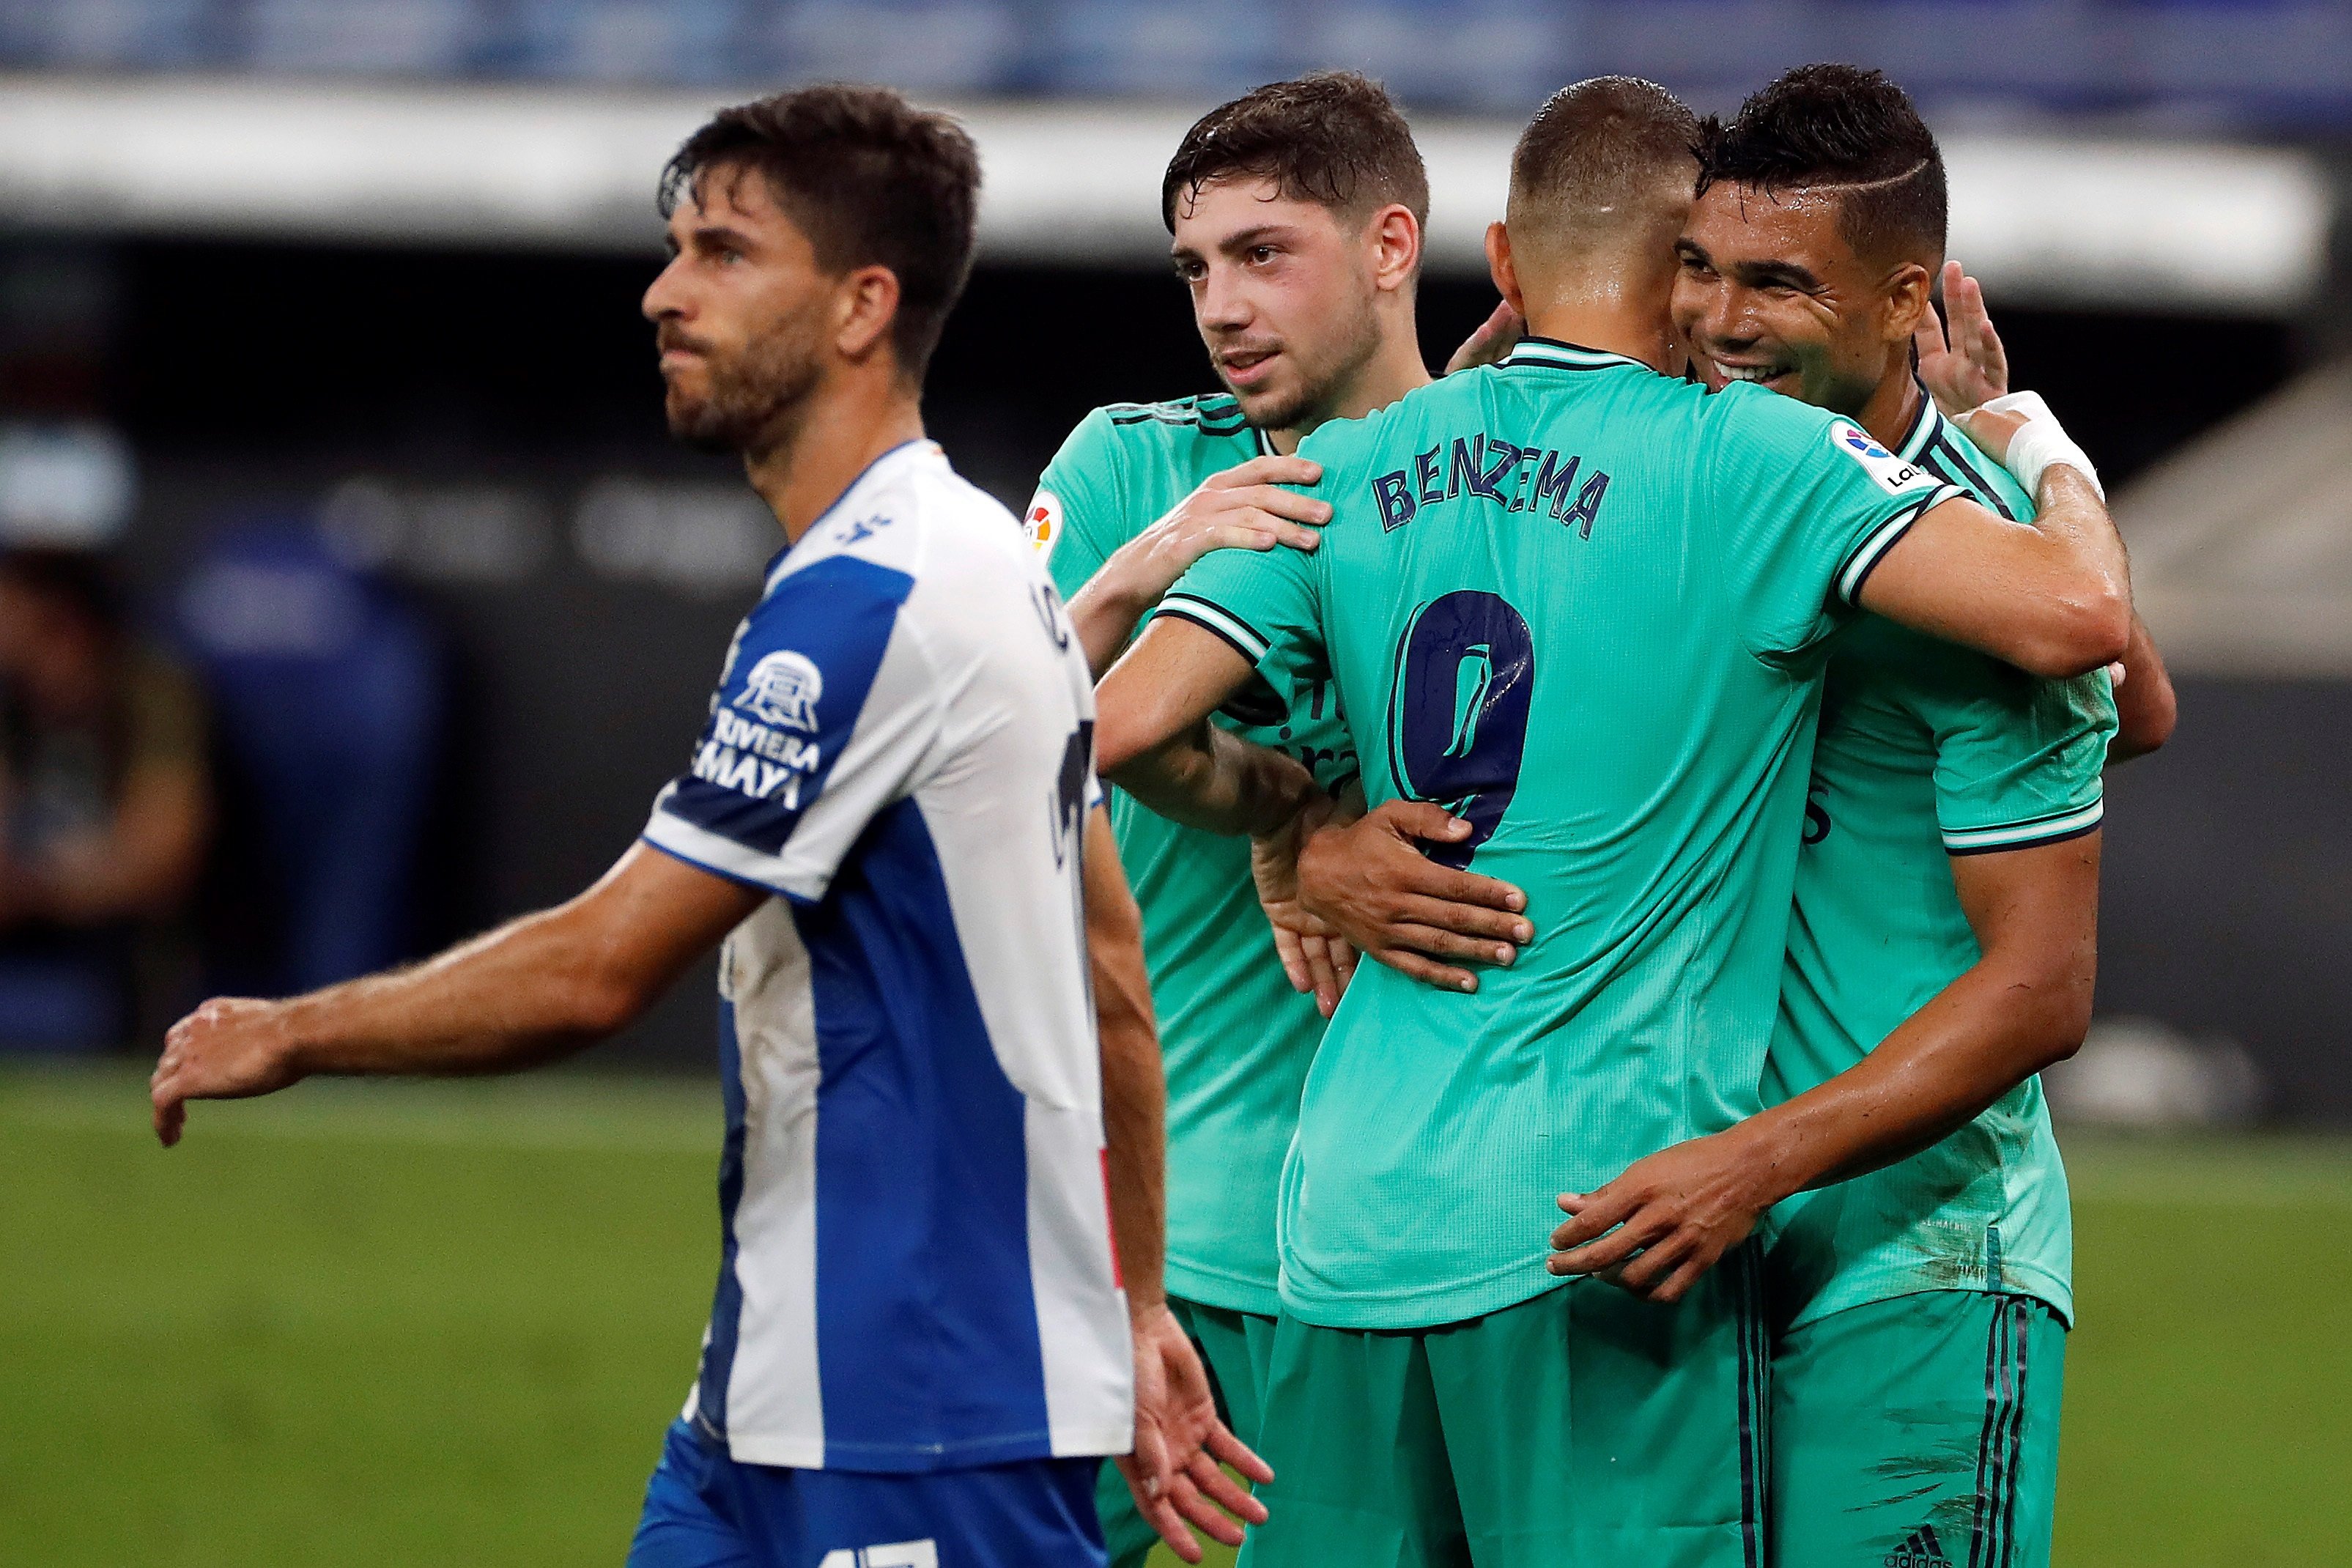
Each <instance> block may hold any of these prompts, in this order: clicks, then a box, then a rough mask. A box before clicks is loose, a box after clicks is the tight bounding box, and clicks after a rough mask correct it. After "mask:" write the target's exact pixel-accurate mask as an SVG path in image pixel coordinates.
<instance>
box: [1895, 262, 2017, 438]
mask: <svg viewBox="0 0 2352 1568" xmlns="http://www.w3.org/2000/svg"><path fill="white" fill-rule="evenodd" d="M1944 312H1945V315H1946V316H1948V318H1949V321H1938V320H1937V317H1936V313H1935V312H1934V311H1932V310H1930V311H1929V312H1928V313H1927V321H1924V322H1922V323H1921V324H1920V327H1919V331H1917V332H1916V333H1915V334H1914V335H1913V339H1912V342H1913V346H1914V347H1916V349H1917V350H1918V358H1919V379H1920V380H1921V381H1923V382H1925V383H1927V392H1928V395H1930V396H1932V397H1933V398H1935V400H1936V406H1937V407H1938V408H1940V409H1942V410H1943V411H1944V413H1945V415H1946V416H1948V417H1953V416H1959V415H1962V414H1965V413H1967V412H1968V411H1969V409H1971V408H1974V407H1977V406H1978V405H1980V404H1986V403H1990V402H1991V401H1992V400H1993V399H1994V398H1996V397H2000V396H2002V395H2006V394H2007V393H2008V391H2009V353H2008V351H2006V350H2005V349H2003V348H2002V347H2001V346H2000V333H1999V332H1996V331H1993V330H1992V317H1991V315H1990V313H1989V312H1988V311H1987V310H1985V302H1984V289H1983V286H1982V285H1980V284H1979V283H1978V282H1977V280H1976V279H1973V278H1971V277H1969V275H1968V274H1967V273H1966V272H1964V271H1962V270H1961V268H1960V264H1959V263H1958V262H1957V261H1947V262H1946V263H1944Z"/></svg>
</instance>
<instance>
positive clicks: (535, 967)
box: [284, 900, 647, 1075]
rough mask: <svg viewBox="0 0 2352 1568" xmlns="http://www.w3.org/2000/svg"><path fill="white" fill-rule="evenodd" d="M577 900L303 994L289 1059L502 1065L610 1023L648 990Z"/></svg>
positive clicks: (574, 1044)
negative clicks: (623, 968)
mask: <svg viewBox="0 0 2352 1568" xmlns="http://www.w3.org/2000/svg"><path fill="white" fill-rule="evenodd" d="M578 903H579V900H575V902H574V904H571V905H565V906H563V907H562V908H560V909H555V910H545V911H542V912H541V913H538V914H533V915H526V916H524V917H523V918H521V919H520V920H518V921H511V922H509V924H507V925H504V926H501V927H499V929H498V930H496V931H490V932H488V934H486V935H483V936H479V937H477V938H475V939H474V940H473V941H471V942H464V943H461V944H460V945H458V946H457V947H454V948H451V949H450V950H449V951H447V952H444V953H441V954H439V955H438V956H436V957H434V958H431V959H427V960H426V961H425V962H424V963H418V964H415V965H413V966H411V967H409V968H406V969H401V970H394V971H392V972H390V973H384V974H375V975H369V976H367V977H366V978H364V979H360V980H352V981H347V982H345V983H344V984H341V985H332V986H329V987H327V988H326V989H325V990H322V991H315V992H312V993H311V994H309V995H307V996H301V997H297V998H295V999H294V1000H292V1001H290V1002H289V1003H288V1004H286V1007H285V1013H284V1019H285V1027H286V1035H287V1038H286V1046H285V1049H286V1051H287V1053H288V1057H289V1062H290V1063H291V1065H293V1066H294V1067H295V1068H297V1069H298V1070H299V1071H300V1072H301V1073H303V1074H305V1075H309V1074H315V1073H351V1074H400V1073H446V1074H463V1073H490V1072H504V1071H509V1070H512V1069H515V1068H524V1067H529V1066H531V1065H534V1064H536V1063H539V1062H542V1061H546V1060H549V1059H551V1058H555V1057H559V1056H562V1055H564V1054H567V1053H568V1052H571V1051H573V1050H577V1049H579V1048H580V1047H583V1046H586V1045H588V1044H590V1043H592V1042H593V1041H595V1040H597V1039H600V1038H602V1037H604V1036H605V1035H608V1034H610V1033H612V1032H613V1031H614V1030H615V1029H617V1028H619V1027H621V1026H623V1025H624V1024H625V1023H626V1022H628V1021H629V1019H631V1018H632V1017H634V1016H636V1014H637V1013H638V1012H639V1011H641V1010H642V1009H643V1007H644V1005H645V1003H646V1000H647V998H646V996H645V994H644V990H645V988H644V987H642V986H639V985H637V984H633V983H632V982H630V981H629V980H628V979H626V978H625V976H623V975H622V974H620V973H615V972H614V967H613V966H612V965H610V964H609V963H602V962H599V960H600V957H601V954H600V952H599V951H598V948H599V943H598V941H597V935H596V931H595V929H594V921H593V920H592V919H590V918H588V917H587V914H586V912H585V911H583V910H580V909H579V908H578V907H577V905H578Z"/></svg>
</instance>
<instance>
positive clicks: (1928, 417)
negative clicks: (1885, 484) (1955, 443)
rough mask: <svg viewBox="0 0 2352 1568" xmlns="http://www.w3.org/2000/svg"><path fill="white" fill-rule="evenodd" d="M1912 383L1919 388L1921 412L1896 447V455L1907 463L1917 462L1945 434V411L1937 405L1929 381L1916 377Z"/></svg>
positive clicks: (1915, 416)
mask: <svg viewBox="0 0 2352 1568" xmlns="http://www.w3.org/2000/svg"><path fill="white" fill-rule="evenodd" d="M1912 384H1913V385H1915V386H1916V387H1917V388H1918V389H1919V412H1918V413H1917V414H1916V415H1914V416H1912V419H1911V428H1910V429H1908V430H1906V431H1905V432H1904V433H1903V439H1902V440H1901V441H1899V442H1897V443H1896V444H1895V456H1896V457H1898V458H1902V459H1903V460H1904V461H1905V462H1906V463H1916V462H1917V461H1918V460H1919V459H1920V458H1922V457H1925V456H1926V455H1927V448H1928V447H1933V446H1934V445H1935V444H1936V443H1937V441H1939V440H1941V439H1943V436H1944V411H1943V410H1942V409H1940V408H1938V407H1937V406H1936V399H1935V396H1934V395H1933V394H1931V393H1930V392H1928V390H1927V383H1925V382H1923V381H1920V380H1918V379H1917V378H1916V377H1914V378H1913V380H1912Z"/></svg>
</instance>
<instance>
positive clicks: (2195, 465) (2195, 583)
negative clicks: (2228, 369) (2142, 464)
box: [2116, 360, 2352, 676]
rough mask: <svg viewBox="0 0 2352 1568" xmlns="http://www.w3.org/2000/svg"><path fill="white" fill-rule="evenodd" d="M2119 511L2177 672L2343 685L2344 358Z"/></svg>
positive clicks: (2172, 464) (2172, 469)
mask: <svg viewBox="0 0 2352 1568" xmlns="http://www.w3.org/2000/svg"><path fill="white" fill-rule="evenodd" d="M2116 517H2117V520H2118V521H2119V522H2120V523H2121V524H2122V526H2123V529H2124V533H2125V537H2126V539H2127V540H2128V541H2129V542H2130V544H2131V550H2132V589H2133V594H2134V596H2135V597H2136V598H2137V601H2138V603H2139V607H2140V613H2141V614H2142V615H2143V616H2145V617H2146V618H2147V624H2148V627H2149V629H2150V630H2151V631H2153V632H2154V633H2155V634H2156V638H2157V642H2158V645H2159V646H2161V647H2163V649H2164V651H2165V656H2166V658H2168V660H2169V661H2170V662H2171V663H2172V664H2173V665H2174V666H2175V667H2176V668H2180V669H2183V670H2189V671H2193V672H2197V673H2202V674H2216V675H2290V676H2292V675H2309V676H2346V675H2352V360H2342V361H2338V362H2336V363H2333V364H2329V365H2326V366H2323V367H2322V368H2320V369H2318V370H2315V371H2313V372H2311V373H2310V374H2306V375H2305V376H2304V377H2303V378H2301V379H2300V380H2298V381H2296V382H2294V383H2293V384H2290V385H2288V386H2287V387H2286V388H2285V389H2284V390H2283V391H2281V392H2278V393H2276V394H2273V395H2272V396H2271V397H2269V398H2267V399H2265V400H2264V401H2263V402H2262V403H2259V404H2257V405H2255V406H2254V407H2253V408H2252V409H2250V410H2249V411H2247V412H2246V413H2245V414H2242V415H2241V416H2238V417H2237V418H2236V419H2234V420H2231V422H2230V423H2229V424H2227V425H2224V426H2221V428H2220V429H2218V430H2215V431H2213V432H2212V433H2211V434H2210V435H2208V436H2206V437H2203V438H2202V439H2200V440H2199V441H2196V442H2194V443H2192V444H2190V445H2189V447H2185V448H2183V449H2182V450H2181V451H2180V452H2179V453H2178V454H2176V455H2175V456H2174V457H2172V458H2169V459H2168V460H2167V461H2165V462H2163V463H2161V464H2159V465H2158V466H2157V467H2156V468H2152V469H2150V470H2148V472H2147V473H2146V474H2144V475H2143V476H2141V477H2140V479H2137V481H2135V482H2134V483H2133V485H2132V486H2131V488H2130V489H2128V490H2127V491H2126V492H2125V493H2123V494H2121V495H2119V496H2118V497H2116Z"/></svg>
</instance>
